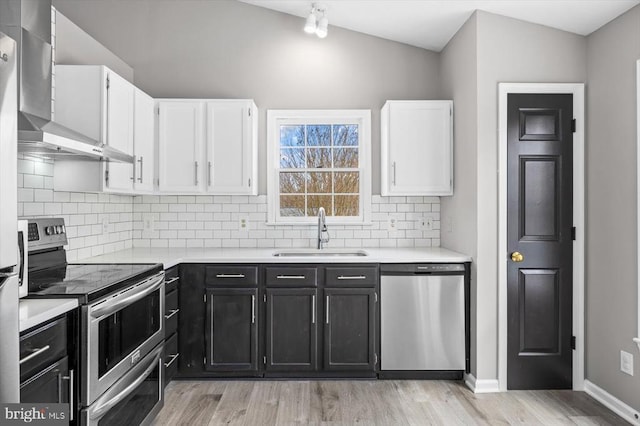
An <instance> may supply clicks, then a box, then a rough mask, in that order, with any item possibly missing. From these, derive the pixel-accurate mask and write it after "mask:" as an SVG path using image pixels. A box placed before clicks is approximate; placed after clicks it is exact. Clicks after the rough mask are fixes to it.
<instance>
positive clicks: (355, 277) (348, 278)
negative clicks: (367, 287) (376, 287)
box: [338, 275, 367, 280]
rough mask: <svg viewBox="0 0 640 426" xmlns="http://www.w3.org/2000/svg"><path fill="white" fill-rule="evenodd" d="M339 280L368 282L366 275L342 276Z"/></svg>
mask: <svg viewBox="0 0 640 426" xmlns="http://www.w3.org/2000/svg"><path fill="white" fill-rule="evenodd" d="M338 279H339V280H366V279H367V277H366V275H340V276H339V277H338Z"/></svg>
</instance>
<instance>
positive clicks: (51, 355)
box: [20, 316, 67, 382]
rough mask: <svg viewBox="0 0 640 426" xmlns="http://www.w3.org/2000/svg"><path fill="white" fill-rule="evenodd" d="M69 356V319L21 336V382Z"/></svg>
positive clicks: (51, 323) (45, 325)
mask: <svg viewBox="0 0 640 426" xmlns="http://www.w3.org/2000/svg"><path fill="white" fill-rule="evenodd" d="M66 355H67V317H66V316H63V317H60V318H57V319H55V320H53V321H50V322H48V323H46V324H44V325H43V326H41V327H38V328H36V329H35V330H32V331H28V332H26V333H25V334H24V335H22V336H20V381H21V382H24V381H25V379H27V378H28V377H30V376H32V375H33V374H34V373H35V372H36V371H39V370H42V369H44V368H45V367H47V366H48V365H51V364H53V363H54V362H56V361H58V360H59V359H60V358H63V357H65V356H66Z"/></svg>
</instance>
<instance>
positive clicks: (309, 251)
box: [273, 249, 369, 257]
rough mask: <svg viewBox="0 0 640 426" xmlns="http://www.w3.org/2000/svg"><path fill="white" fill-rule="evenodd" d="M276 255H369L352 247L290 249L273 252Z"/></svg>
mask: <svg viewBox="0 0 640 426" xmlns="http://www.w3.org/2000/svg"><path fill="white" fill-rule="evenodd" d="M273 255H274V256H276V257H313V256H315V257H325V256H369V253H367V252H366V251H364V250H357V249H356V250H354V249H322V250H320V249H292V250H279V251H276V252H275V253H273Z"/></svg>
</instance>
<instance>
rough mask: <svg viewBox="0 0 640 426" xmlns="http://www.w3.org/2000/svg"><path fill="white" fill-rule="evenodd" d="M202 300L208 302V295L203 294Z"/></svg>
mask: <svg viewBox="0 0 640 426" xmlns="http://www.w3.org/2000/svg"><path fill="white" fill-rule="evenodd" d="M202 300H203V301H204V303H207V295H206V294H203V295H202Z"/></svg>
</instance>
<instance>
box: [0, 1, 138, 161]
mask: <svg viewBox="0 0 640 426" xmlns="http://www.w3.org/2000/svg"><path fill="white" fill-rule="evenodd" d="M0 30H2V31H4V32H5V33H7V34H8V35H9V36H10V37H12V38H13V39H14V40H16V43H17V47H18V86H19V87H18V94H19V97H18V102H19V106H18V152H21V153H24V154H29V155H33V156H40V157H45V158H65V159H77V160H85V161H86V160H92V161H117V162H124V163H133V156H131V155H129V154H126V153H124V152H121V151H118V150H115V149H113V148H110V147H109V146H107V145H103V144H101V143H100V142H98V141H96V140H94V139H92V138H89V137H87V136H84V135H82V134H80V133H78V132H76V131H73V130H70V129H68V128H66V127H64V126H62V125H60V124H57V123H55V122H53V121H51V80H52V77H51V75H52V73H51V71H52V61H51V52H52V50H51V1H50V0H2V1H0Z"/></svg>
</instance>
